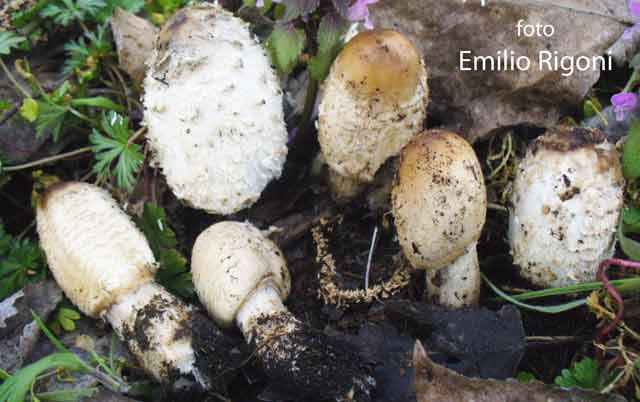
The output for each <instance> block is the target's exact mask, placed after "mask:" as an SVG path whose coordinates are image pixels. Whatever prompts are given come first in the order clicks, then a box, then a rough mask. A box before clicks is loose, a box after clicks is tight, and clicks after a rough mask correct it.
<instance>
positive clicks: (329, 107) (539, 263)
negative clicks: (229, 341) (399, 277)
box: [37, 4, 623, 401]
mask: <svg viewBox="0 0 640 402" xmlns="http://www.w3.org/2000/svg"><path fill="white" fill-rule="evenodd" d="M221 55H224V57H222V56H221ZM144 87H145V93H146V94H145V101H144V104H145V107H146V116H145V118H146V123H147V125H148V134H147V138H148V140H149V142H150V144H151V147H152V149H153V151H154V155H155V161H156V163H157V164H158V165H159V166H160V167H161V168H162V171H163V173H164V175H165V177H166V181H167V183H168V185H169V187H170V188H171V190H172V191H173V192H174V194H175V195H176V196H177V197H179V198H180V199H182V200H183V201H184V202H185V203H186V204H188V205H190V206H192V207H194V208H199V209H203V210H206V211H208V212H210V213H214V214H218V215H227V214H230V213H233V212H236V211H239V210H241V209H244V208H246V207H248V206H251V205H252V204H253V203H255V202H256V200H257V199H258V198H259V197H260V194H261V193H262V191H263V190H264V188H265V187H266V185H267V184H268V183H269V182H270V181H271V180H273V179H276V178H278V177H279V176H280V174H281V172H282V168H283V164H284V161H285V159H286V155H287V141H288V138H287V131H286V127H285V123H284V117H283V110H282V89H281V87H280V83H279V80H278V78H277V76H276V74H275V73H274V71H273V69H272V67H271V65H270V63H269V59H268V57H267V55H266V53H265V50H264V48H263V47H262V46H261V44H260V43H259V42H258V41H257V40H256V39H255V38H254V37H253V36H252V35H251V33H250V31H249V29H248V27H247V25H246V24H245V23H244V22H242V21H241V20H240V19H238V18H236V17H235V16H233V15H232V14H231V13H229V12H227V11H225V10H224V9H223V8H221V7H220V6H218V5H212V4H201V5H196V6H190V7H187V8H185V9H182V10H181V11H179V12H177V13H176V14H175V15H174V16H173V17H172V18H171V19H170V20H169V21H168V22H167V23H166V24H165V26H164V27H163V29H162V30H161V31H160V33H159V34H158V37H157V41H156V46H155V49H154V51H153V55H152V58H151V60H150V62H149V71H148V73H147V77H146V81H145V85H144ZM428 94H429V90H428V86H427V72H426V69H425V66H424V62H423V60H422V58H421V57H420V54H419V52H418V51H417V50H416V48H415V47H414V46H413V45H412V44H411V42H410V41H409V40H408V39H407V38H406V37H405V36H403V35H402V34H400V33H398V32H394V31H368V32H363V33H360V34H358V35H357V36H355V37H354V38H353V39H351V40H350V41H349V42H348V43H347V45H346V46H345V47H344V49H343V50H342V52H341V53H340V55H339V56H338V58H337V60H336V61H335V63H334V65H333V67H332V69H331V73H330V76H329V77H328V79H327V81H326V84H325V87H324V88H323V94H322V99H321V103H320V106H319V120H318V128H319V130H318V131H319V141H320V145H321V149H322V155H323V157H324V160H325V161H326V163H327V164H328V166H329V168H330V184H331V186H332V190H333V194H334V195H335V196H336V198H337V199H340V200H344V199H353V198H354V197H355V196H356V195H357V194H358V193H360V192H361V191H363V189H364V188H365V187H366V185H367V183H370V182H371V181H372V180H373V179H374V177H375V175H376V173H377V172H378V170H379V169H380V167H381V166H382V165H383V164H384V163H385V162H386V161H387V160H388V159H389V158H393V157H396V156H398V155H400V158H399V163H398V164H397V171H396V173H395V176H396V179H395V183H394V185H393V189H392V192H391V206H392V208H391V209H392V214H393V217H394V220H395V225H396V230H397V236H398V240H399V242H400V245H401V247H402V250H403V254H404V257H405V258H406V260H407V261H408V262H409V263H410V264H411V266H413V267H414V268H416V269H423V270H426V271H427V288H428V293H429V298H430V300H432V301H433V302H434V303H437V304H440V305H444V306H449V307H463V306H469V305H473V304H476V303H477V302H478V298H479V295H480V282H481V281H480V271H479V263H478V255H477V252H476V243H477V242H478V240H479V238H480V234H481V231H482V228H483V225H484V222H485V216H486V210H487V194H486V190H485V185H484V179H483V173H482V169H481V167H480V163H479V161H478V159H477V157H476V155H475V153H474V150H473V148H472V147H471V145H469V143H467V142H466V140H465V139H464V138H463V137H461V136H460V135H458V134H455V133H452V132H448V131H442V130H430V131H423V124H424V121H425V118H426V107H427V103H428ZM622 188H623V180H622V174H621V169H620V164H619V158H618V155H617V153H616V151H615V148H614V147H613V146H612V145H611V144H609V143H608V142H607V141H606V139H605V137H604V136H603V135H602V134H601V133H600V132H599V131H597V130H587V129H572V128H563V127H559V128H552V129H549V130H548V131H547V133H546V134H545V135H544V136H542V137H540V138H538V139H537V140H535V141H534V142H533V143H532V144H531V146H530V148H529V150H528V153H527V155H526V157H525V158H524V159H523V160H522V162H521V164H520V166H519V170H518V172H517V177H516V179H515V183H514V187H513V197H512V200H511V201H512V206H511V210H510V212H511V214H510V227H509V241H510V243H511V248H512V250H513V257H514V261H515V263H516V264H517V265H518V266H519V267H520V269H521V272H522V275H523V276H525V277H526V278H528V279H530V280H531V281H532V282H533V283H534V284H536V285H540V286H558V285H565V284H570V283H577V282H581V281H586V280H592V279H594V277H595V271H596V269H595V268H596V266H597V264H598V263H599V262H600V261H601V260H602V259H604V258H607V257H609V256H610V255H611V254H612V252H613V248H614V233H615V227H616V224H617V221H618V219H619V214H620V209H621V207H622ZM69 214H72V215H73V219H69ZM37 224H38V232H39V235H40V238H41V244H42V247H43V249H44V251H45V253H46V255H47V259H48V261H49V265H50V267H51V271H52V272H53V275H54V277H55V279H56V281H57V282H58V283H59V285H60V286H61V287H62V289H63V290H64V292H65V294H66V295H67V297H68V298H69V299H70V300H71V301H72V302H73V303H74V304H75V305H77V306H78V308H79V309H80V310H81V311H82V312H83V313H85V314H86V315H88V316H90V317H95V318H102V319H105V320H106V321H108V322H109V323H110V324H111V325H112V326H113V328H114V329H115V331H116V332H117V333H118V334H119V335H120V337H121V338H122V339H123V341H124V342H125V343H126V344H127V346H128V347H129V349H130V351H131V352H132V353H133V355H134V356H135V357H136V358H137V359H138V361H139V363H140V365H141V366H142V367H143V368H144V369H145V370H146V371H147V372H148V373H149V374H150V375H151V376H153V377H154V378H155V379H157V380H158V381H160V382H164V383H170V382H171V383H175V382H176V380H177V379H179V378H186V379H189V380H190V381H192V382H195V383H197V384H198V385H199V386H200V387H201V388H202V389H205V390H206V389H210V388H211V387H212V386H213V384H212V382H214V381H216V378H218V375H219V374H220V373H219V372H217V370H215V369H212V367H217V368H224V366H225V362H214V364H211V363H210V362H208V363H206V364H203V363H202V362H201V360H202V359H204V358H206V356H202V355H201V354H199V353H198V351H197V350H196V349H195V348H194V342H196V340H195V339H194V338H195V337H197V334H195V333H194V331H193V328H192V321H193V320H194V314H196V310H197V309H196V308H195V307H194V306H190V305H188V304H185V303H184V302H182V301H180V300H179V299H177V298H176V297H175V296H173V295H171V294H170V293H168V292H167V291H166V290H165V289H163V288H162V287H161V286H160V285H158V284H156V283H155V282H154V279H153V278H154V273H155V271H156V269H157V263H156V261H155V260H154V256H153V253H152V252H151V249H150V247H149V244H148V243H147V241H146V239H145V238H144V236H143V235H142V234H141V232H140V231H139V230H138V229H137V228H136V226H135V225H134V224H133V223H132V221H131V220H130V218H129V217H128V216H127V215H126V214H125V212H123V211H122V210H121V209H120V207H119V206H118V204H117V203H116V201H115V200H114V199H112V198H111V196H110V195H109V194H108V193H107V192H106V191H104V190H102V189H99V188H97V187H95V186H93V185H89V184H84V183H76V182H69V183H63V184H59V185H56V186H54V187H52V188H50V189H49V190H48V191H47V193H46V195H45V196H44V197H43V198H42V200H41V201H40V203H39V205H38V209H37ZM191 263H192V271H193V280H194V284H195V288H196V291H197V294H198V296H199V298H200V301H201V302H202V304H203V305H204V306H205V307H206V310H207V312H208V313H209V315H210V316H211V318H213V320H214V321H215V324H213V323H211V328H212V331H214V332H215V331H220V330H219V329H218V328H222V329H227V328H230V327H232V326H234V325H236V326H237V327H238V328H239V329H240V330H241V332H242V334H243V335H244V337H245V338H246V341H247V342H248V343H249V344H250V345H251V347H252V348H253V350H254V354H255V356H256V357H257V359H258V360H259V361H260V362H261V364H262V367H263V369H264V371H265V373H266V374H267V376H269V377H270V378H272V379H274V380H279V381H278V382H279V383H280V384H284V387H285V388H286V389H287V390H288V391H290V392H291V393H294V394H296V395H298V396H299V397H300V398H302V399H305V400H314V399H328V400H338V401H342V400H345V401H346V400H355V401H367V400H370V399H371V393H372V390H373V388H374V387H375V381H374V380H373V378H372V377H371V375H370V373H369V367H368V366H367V364H365V362H364V361H363V360H362V358H361V357H359V355H358V354H357V353H356V352H354V351H353V350H352V348H350V347H349V345H346V344H344V343H342V342H338V341H336V340H335V339H333V338H330V337H328V336H326V335H325V334H323V333H321V332H319V331H316V330H314V329H312V328H310V327H308V326H307V325H306V324H304V323H303V322H302V321H301V320H300V319H298V318H296V317H295V316H294V315H293V314H292V313H290V312H289V311H288V310H287V308H286V307H285V305H284V304H283V302H284V300H285V299H286V298H287V296H288V294H289V291H290V288H291V279H290V275H289V271H288V269H287V263H286V261H285V259H284V257H283V253H282V252H281V251H280V250H279V249H278V247H277V246H276V244H275V243H273V242H272V241H271V240H269V239H268V237H267V236H266V235H265V234H264V233H263V232H261V231H260V230H258V229H257V228H256V227H254V226H253V225H252V224H250V223H240V222H231V221H225V222H220V223H217V224H215V225H213V226H211V227H209V228H208V229H207V230H205V231H204V232H203V233H202V234H200V236H199V237H198V238H197V240H196V243H195V246H194V248H193V253H192V259H191Z"/></svg>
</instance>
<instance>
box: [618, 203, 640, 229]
mask: <svg viewBox="0 0 640 402" xmlns="http://www.w3.org/2000/svg"><path fill="white" fill-rule="evenodd" d="M622 222H623V223H624V232H625V233H640V209H638V208H625V209H623V210H622Z"/></svg>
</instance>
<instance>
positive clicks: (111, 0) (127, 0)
mask: <svg viewBox="0 0 640 402" xmlns="http://www.w3.org/2000/svg"><path fill="white" fill-rule="evenodd" d="M106 3H107V4H106V6H105V7H104V8H103V9H102V10H100V11H99V12H98V13H97V14H96V19H97V20H98V22H100V23H103V22H106V21H107V20H108V19H109V18H111V16H112V15H113V12H114V11H115V10H116V8H118V7H120V8H121V9H123V10H126V11H128V12H130V13H133V14H137V13H138V12H140V10H142V8H144V0H106Z"/></svg>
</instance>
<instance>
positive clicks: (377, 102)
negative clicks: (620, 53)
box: [318, 31, 429, 182]
mask: <svg viewBox="0 0 640 402" xmlns="http://www.w3.org/2000/svg"><path fill="white" fill-rule="evenodd" d="M428 96H429V88H428V86H427V72H426V70H425V67H424V62H423V61H422V59H421V57H420V54H419V53H418V51H417V50H416V48H415V47H414V46H413V44H412V43H411V42H410V41H409V40H408V39H407V38H406V37H405V36H403V35H402V34H400V33H398V32H395V31H367V32H363V33H360V34H358V35H357V36H355V37H354V38H353V39H352V40H351V41H350V42H349V43H347V45H346V46H345V48H344V49H343V50H342V52H341V53H340V55H339V56H338V58H337V59H336V61H335V63H334V64H333V66H332V67H331V72H330V73H329V77H328V78H327V80H326V82H325V87H324V91H323V94H322V100H321V103H320V108H319V120H318V121H319V124H318V128H319V130H318V140H319V142H320V146H321V147H322V153H323V154H324V157H325V158H326V160H327V163H328V164H329V166H330V167H331V169H332V170H334V171H335V172H337V173H339V174H340V175H342V176H345V177H348V178H353V179H357V180H358V181H361V182H369V181H371V180H373V177H374V175H375V173H376V171H377V170H378V169H379V168H380V166H381V165H382V164H383V163H384V162H385V161H386V160H387V159H388V158H389V157H391V156H394V155H397V154H398V153H399V152H400V150H401V149H402V147H404V146H405V145H406V144H407V143H408V142H409V140H410V139H411V138H412V137H413V136H414V135H416V134H417V133H419V132H420V131H422V127H423V124H424V120H425V117H426V107H427V103H428Z"/></svg>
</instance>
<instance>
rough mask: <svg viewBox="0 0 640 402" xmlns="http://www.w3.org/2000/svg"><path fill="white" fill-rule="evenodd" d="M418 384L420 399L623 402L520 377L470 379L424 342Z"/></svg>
mask: <svg viewBox="0 0 640 402" xmlns="http://www.w3.org/2000/svg"><path fill="white" fill-rule="evenodd" d="M413 364H414V370H415V378H414V384H415V387H416V398H417V401H418V402H461V401H473V402H623V401H625V399H624V398H622V397H620V396H617V395H611V394H610V395H603V394H600V393H597V392H591V391H582V390H578V389H572V390H565V389H561V388H558V387H553V386H550V385H546V384H543V383H541V382H537V381H534V382H531V383H528V384H524V383H521V382H519V381H516V380H508V381H499V380H483V379H477V378H467V377H465V376H462V375H460V374H458V373H456V372H454V371H452V370H449V369H448V368H446V367H443V366H440V365H438V364H436V363H434V362H433V361H432V360H431V359H430V358H429V356H428V355H427V353H426V352H425V350H424V348H423V347H422V344H421V343H420V341H416V344H415V346H414V349H413Z"/></svg>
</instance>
